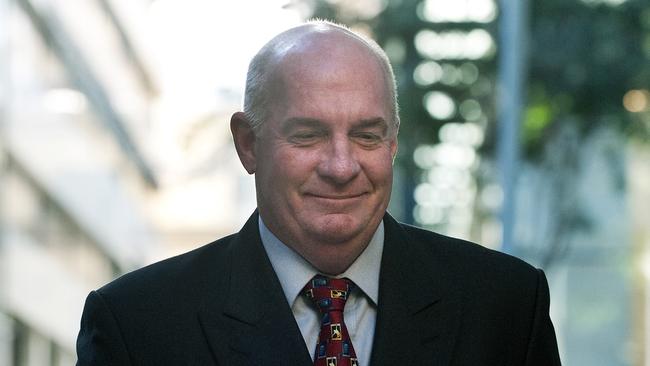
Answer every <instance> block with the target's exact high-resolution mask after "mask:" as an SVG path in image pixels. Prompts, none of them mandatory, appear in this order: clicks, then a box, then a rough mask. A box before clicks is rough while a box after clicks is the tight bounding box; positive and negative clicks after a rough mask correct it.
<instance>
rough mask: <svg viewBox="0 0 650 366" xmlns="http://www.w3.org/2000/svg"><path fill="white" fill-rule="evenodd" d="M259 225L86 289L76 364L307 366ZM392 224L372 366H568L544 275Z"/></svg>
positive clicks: (501, 257)
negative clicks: (561, 351)
mask: <svg viewBox="0 0 650 366" xmlns="http://www.w3.org/2000/svg"><path fill="white" fill-rule="evenodd" d="M257 221H258V220H257V213H255V214H254V215H253V216H252V217H251V218H250V219H249V220H248V222H247V223H246V224H245V226H244V227H243V229H242V230H241V231H240V232H239V233H237V234H234V235H231V236H228V237H225V238H223V239H220V240H218V241H216V242H214V243H212V244H209V245H206V246H204V247H201V248H198V249H196V250H194V251H191V252H189V253H186V254H183V255H180V256H177V257H174V258H171V259H167V260H164V261H162V262H159V263H156V264H153V265H150V266H148V267H145V268H142V269H140V270H137V271H135V272H132V273H129V274H126V275H124V276H122V277H121V278H119V279H117V280H115V281H113V282H112V283H110V284H108V285H106V286H104V287H102V288H101V289H99V290H97V291H93V292H92V293H90V295H89V296H88V299H87V300H86V305H85V309H84V312H83V316H82V319H81V331H80V333H79V338H78V340H77V353H78V357H79V361H78V365H215V364H217V365H222V366H224V365H233V366H235V365H265V366H269V365H290V366H300V365H305V366H307V365H311V364H312V363H311V359H310V352H311V351H308V347H306V346H305V344H304V341H303V338H302V336H301V334H300V330H299V329H298V326H297V324H296V321H295V320H294V317H293V315H292V313H291V309H290V307H289V305H288V304H287V300H286V298H285V296H284V294H283V292H282V288H281V286H280V283H279V281H278V279H277V277H276V275H275V273H274V271H273V268H272V266H271V264H270V262H269V260H268V258H267V256H266V253H265V251H264V248H263V246H262V244H261V240H260V236H259V231H258V223H257ZM384 225H385V244H384V253H383V257H382V263H381V272H380V280H379V282H380V283H379V306H378V312H377V324H376V332H375V335H374V345H373V350H372V357H371V362H370V364H371V365H373V366H379V365H392V366H396V365H468V366H477V365H512V366H514V365H529V366H531V365H539V366H553V365H559V364H560V361H559V357H558V352H557V344H556V340H555V333H554V330H553V325H552V324H551V320H550V318H549V315H548V306H549V293H548V286H547V282H546V278H545V277H544V274H543V272H542V271H540V270H536V269H534V268H533V267H531V266H529V265H528V264H526V263H524V262H522V261H520V260H518V259H515V258H513V257H510V256H507V255H504V254H501V253H498V252H495V251H491V250H488V249H485V248H483V247H481V246H479V245H476V244H472V243H468V242H465V241H461V240H457V239H452V238H449V237H445V236H442V235H438V234H435V233H432V232H429V231H425V230H421V229H418V228H414V227H411V226H407V225H403V224H400V223H398V222H396V221H395V220H394V219H392V218H391V217H390V216H389V215H386V217H385V218H384ZM312 346H313V345H310V347H309V350H311V349H312V348H313V347H312Z"/></svg>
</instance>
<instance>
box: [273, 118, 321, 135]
mask: <svg viewBox="0 0 650 366" xmlns="http://www.w3.org/2000/svg"><path fill="white" fill-rule="evenodd" d="M322 126H323V122H321V121H320V120H317V119H315V118H304V117H294V118H289V119H287V120H285V121H284V122H283V123H282V129H281V130H282V133H284V134H286V133H289V132H290V131H292V130H293V129H295V128H297V127H310V128H322Z"/></svg>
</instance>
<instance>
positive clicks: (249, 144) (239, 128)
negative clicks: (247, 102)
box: [230, 112, 257, 174]
mask: <svg viewBox="0 0 650 366" xmlns="http://www.w3.org/2000/svg"><path fill="white" fill-rule="evenodd" d="M230 132H232V139H233V141H234V142H235V149H237V155H239V161H241V164H242V165H243V166H244V169H246V171H247V172H248V174H253V173H255V169H256V164H257V161H256V157H255V132H254V131H253V128H252V127H251V125H250V123H249V122H248V118H246V115H245V114H244V113H243V112H237V113H235V114H233V115H232V117H231V118H230Z"/></svg>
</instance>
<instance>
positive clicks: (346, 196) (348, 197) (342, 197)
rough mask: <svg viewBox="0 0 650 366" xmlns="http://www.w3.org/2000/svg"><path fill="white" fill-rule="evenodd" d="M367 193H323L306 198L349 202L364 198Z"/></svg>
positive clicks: (312, 194) (309, 195)
mask: <svg viewBox="0 0 650 366" xmlns="http://www.w3.org/2000/svg"><path fill="white" fill-rule="evenodd" d="M366 194H367V193H366V192H362V193H352V194H322V193H307V194H306V196H308V197H312V198H316V199H321V200H327V201H348V200H355V199H359V198H362V197H364V196H365V195H366Z"/></svg>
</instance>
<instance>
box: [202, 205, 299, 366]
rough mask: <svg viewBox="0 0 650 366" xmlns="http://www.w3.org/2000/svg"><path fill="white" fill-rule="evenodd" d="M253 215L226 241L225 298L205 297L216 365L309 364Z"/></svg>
mask: <svg viewBox="0 0 650 366" xmlns="http://www.w3.org/2000/svg"><path fill="white" fill-rule="evenodd" d="M257 217H258V216H257V212H255V213H254V214H253V216H252V217H251V218H250V219H249V220H248V221H247V223H246V224H245V225H244V227H243V228H242V230H241V231H240V232H239V233H238V234H237V236H236V237H235V238H234V239H233V240H232V242H231V243H230V261H229V263H230V265H231V269H230V276H229V283H228V289H227V291H226V292H225V293H223V294H218V295H216V296H215V295H212V296H209V297H208V299H207V300H206V303H205V306H204V308H203V310H202V311H201V314H200V319H201V321H202V323H203V328H204V330H205V334H206V337H207V338H208V341H209V343H210V347H211V349H212V351H213V353H214V354H215V358H217V359H218V363H219V364H228V365H311V358H310V356H309V353H308V351H307V347H306V346H305V342H304V340H303V338H302V335H301V334H300V329H299V328H298V325H297V324H296V321H295V319H294V317H293V314H292V312H291V309H290V307H289V305H288V304H287V300H286V298H285V296H284V294H283V291H282V287H281V285H280V282H279V281H278V279H277V276H276V275H275V272H274V271H273V267H272V266H271V263H270V261H269V260H268V257H267V256H266V252H265V251H264V248H263V246H262V242H261V239H260V236H259V230H258V220H257Z"/></svg>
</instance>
